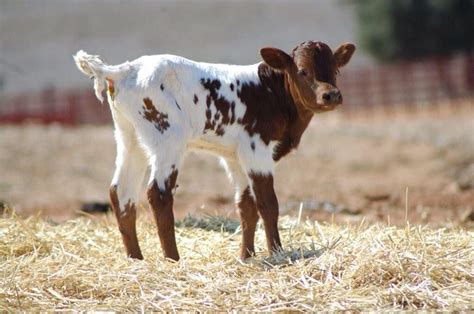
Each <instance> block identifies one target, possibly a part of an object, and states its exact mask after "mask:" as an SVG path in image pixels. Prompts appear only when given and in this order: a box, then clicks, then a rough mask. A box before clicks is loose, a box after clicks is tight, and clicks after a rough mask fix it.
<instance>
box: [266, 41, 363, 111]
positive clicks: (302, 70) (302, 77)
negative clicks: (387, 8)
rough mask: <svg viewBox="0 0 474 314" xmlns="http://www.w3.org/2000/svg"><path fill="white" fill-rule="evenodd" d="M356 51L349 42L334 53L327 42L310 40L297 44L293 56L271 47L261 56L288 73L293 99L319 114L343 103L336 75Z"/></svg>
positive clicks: (267, 62) (272, 65)
mask: <svg viewBox="0 0 474 314" xmlns="http://www.w3.org/2000/svg"><path fill="white" fill-rule="evenodd" d="M354 51H355V45H353V44H349V43H348V44H342V45H341V46H339V48H337V49H336V50H335V51H334V52H333V51H332V50H331V48H329V46H328V45H326V44H325V43H322V42H315V41H309V42H304V43H301V44H299V45H298V46H297V47H295V48H294V49H293V52H292V54H291V56H290V55H289V54H287V53H286V52H284V51H282V50H280V49H277V48H270V47H268V48H262V49H261V50H260V55H261V56H262V58H263V60H264V61H265V63H266V64H268V65H269V66H270V67H272V68H273V69H275V70H278V71H281V72H284V73H286V75H287V78H288V83H289V89H290V93H291V95H292V97H293V99H294V100H295V101H296V102H299V103H301V104H302V105H303V106H304V108H306V109H307V110H310V111H311V112H315V113H316V112H323V111H329V110H333V109H334V108H336V107H337V106H338V105H340V104H341V103H342V95H341V92H340V91H339V89H338V88H337V86H336V75H337V73H338V72H339V68H341V67H343V66H345V65H346V64H347V63H348V62H349V60H350V59H351V57H352V54H353V53H354Z"/></svg>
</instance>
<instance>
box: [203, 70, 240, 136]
mask: <svg viewBox="0 0 474 314" xmlns="http://www.w3.org/2000/svg"><path fill="white" fill-rule="evenodd" d="M201 85H202V86H203V87H204V89H206V90H208V91H209V94H208V95H207V96H206V106H207V109H206V121H205V123H204V133H206V132H207V131H214V132H215V134H216V135H218V136H222V135H224V134H225V130H224V126H225V125H229V124H232V123H234V122H235V103H234V102H229V101H228V100H227V99H226V98H225V97H224V96H222V95H219V89H220V88H221V82H220V81H219V80H217V79H214V80H211V79H209V78H208V79H204V78H202V79H201ZM212 103H214V106H215V108H216V113H215V115H214V117H213V116H212V112H211V104H212ZM221 117H222V119H221Z"/></svg>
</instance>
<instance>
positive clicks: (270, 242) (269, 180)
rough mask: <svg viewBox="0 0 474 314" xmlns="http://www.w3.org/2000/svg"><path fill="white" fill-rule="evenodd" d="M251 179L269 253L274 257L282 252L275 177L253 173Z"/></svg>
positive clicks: (250, 175)
mask: <svg viewBox="0 0 474 314" xmlns="http://www.w3.org/2000/svg"><path fill="white" fill-rule="evenodd" d="M249 178H250V180H251V184H252V190H253V193H254V195H255V203H256V205H257V210H258V212H259V214H260V217H262V220H263V225H264V227H265V235H266V237H267V247H268V252H269V253H270V255H272V254H273V253H275V252H277V251H278V250H281V241H280V234H279V233H278V215H279V209H278V199H277V197H276V194H275V190H274V188H273V175H272V174H270V173H268V174H259V173H253V172H251V173H250V174H249Z"/></svg>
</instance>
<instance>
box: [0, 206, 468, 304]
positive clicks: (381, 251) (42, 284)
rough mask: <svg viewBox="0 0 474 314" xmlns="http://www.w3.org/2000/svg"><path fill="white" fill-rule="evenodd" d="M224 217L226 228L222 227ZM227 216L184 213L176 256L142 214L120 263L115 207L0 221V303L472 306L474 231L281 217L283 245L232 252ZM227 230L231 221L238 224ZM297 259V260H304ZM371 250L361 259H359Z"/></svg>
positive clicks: (235, 245) (260, 243)
mask: <svg viewBox="0 0 474 314" xmlns="http://www.w3.org/2000/svg"><path fill="white" fill-rule="evenodd" d="M221 224H223V225H224V228H222V229H221ZM238 226H239V224H238V222H237V221H232V220H228V219H222V218H221V219H214V218H213V219H206V220H200V221H196V220H193V219H190V218H189V219H186V221H185V222H184V223H180V224H179V225H178V228H177V232H176V234H177V241H178V247H179V250H180V254H181V260H180V261H179V262H178V263H174V262H171V261H166V260H164V259H163V257H162V254H161V251H160V249H159V246H160V244H159V240H158V237H157V236H156V228H155V226H154V225H153V223H152V219H147V218H146V217H145V215H141V217H140V218H139V221H138V227H139V228H138V229H139V240H140V242H141V244H142V249H143V253H144V256H145V260H143V261H139V260H134V259H128V258H126V257H125V254H124V253H123V247H122V243H121V241H120V233H119V231H118V230H117V228H116V227H115V220H114V217H113V215H112V214H108V215H103V216H101V217H99V218H98V219H94V220H91V219H89V218H87V217H81V218H77V219H74V220H69V221H67V222H65V223H62V224H54V223H52V222H51V221H46V220H44V219H41V218H39V217H30V218H28V219H21V218H19V217H15V216H14V215H10V214H9V213H7V214H4V215H3V216H1V217H0V261H1V266H2V267H0V311H3V312H5V311H7V312H11V311H22V312H24V311H28V312H31V311H41V312H44V311H65V310H69V311H70V310H74V311H83V310H86V311H91V310H92V311H111V310H112V311H117V312H138V311H140V312H143V311H146V312H150V311H160V312H163V311H166V312H171V311H173V312H175V311H179V312H181V311H192V312H196V311H199V312H202V311H212V312H215V311H218V312H222V311H225V312H229V311H239V312H240V311H245V312H248V311H265V312H270V311H271V312H275V311H305V312H315V311H318V312H319V311H341V310H346V311H347V310H349V311H357V312H359V311H381V310H382V311H383V310H384V311H390V312H393V311H400V310H411V311H413V310H425V311H426V310H438V311H448V312H453V311H469V310H471V311H472V309H473V308H474V304H473V300H474V281H473V278H474V274H473V268H472V261H473V259H474V247H473V245H474V241H473V238H474V233H473V232H472V231H467V230H463V229H461V228H452V229H449V228H441V229H432V228H429V227H420V226H408V225H406V226H404V227H400V228H397V227H393V226H391V227H387V225H386V224H383V223H380V224H372V223H371V224H369V223H363V224H360V225H357V226H352V227H351V226H344V225H339V224H330V223H318V222H316V221H314V220H313V221H309V220H307V221H305V220H301V221H298V220H297V219H295V218H290V217H288V216H286V217H282V219H281V220H280V230H281V236H282V237H281V239H282V243H283V245H284V247H285V251H284V252H280V253H278V254H276V255H275V256H273V257H272V258H268V257H267V255H266V250H265V236H264V231H263V228H262V226H261V225H260V224H259V227H258V230H257V236H256V250H257V256H256V257H254V258H252V259H248V260H246V261H241V260H239V259H238V249H239V243H240V238H241V235H240V231H239V230H240V229H239V228H238ZM236 227H237V228H238V229H236ZM301 256H304V258H303V259H302V258H301ZM368 257H370V258H368Z"/></svg>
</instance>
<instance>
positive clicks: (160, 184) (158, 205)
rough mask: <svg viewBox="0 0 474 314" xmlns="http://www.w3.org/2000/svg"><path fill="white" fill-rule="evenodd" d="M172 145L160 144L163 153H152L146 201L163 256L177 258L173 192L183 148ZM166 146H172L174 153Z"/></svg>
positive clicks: (176, 259)
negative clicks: (156, 230)
mask: <svg viewBox="0 0 474 314" xmlns="http://www.w3.org/2000/svg"><path fill="white" fill-rule="evenodd" d="M172 145H173V146H175V147H173V146H166V145H162V146H160V148H161V151H162V152H163V155H160V154H153V155H152V158H151V161H152V162H151V177H150V182H149V184H148V191H147V195H148V202H149V203H150V207H151V209H152V211H153V216H154V217H155V222H156V226H157V227H158V235H159V237H160V242H161V248H162V250H163V255H164V257H165V258H169V259H172V260H175V261H178V260H179V254H178V248H177V246H176V237H175V230H174V214H173V201H174V198H173V194H174V190H175V187H176V180H177V178H178V168H179V165H180V163H181V159H182V156H183V154H184V149H179V150H176V149H175V148H176V143H173V144H172ZM166 147H170V148H171V147H173V148H174V149H173V151H174V153H171V152H170V150H167V149H166Z"/></svg>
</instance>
